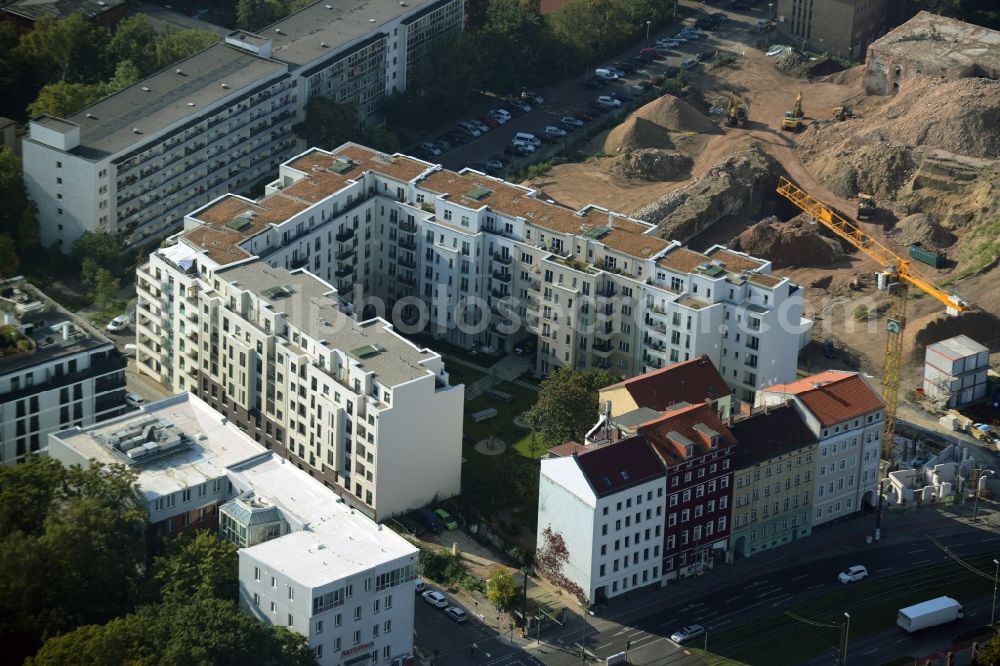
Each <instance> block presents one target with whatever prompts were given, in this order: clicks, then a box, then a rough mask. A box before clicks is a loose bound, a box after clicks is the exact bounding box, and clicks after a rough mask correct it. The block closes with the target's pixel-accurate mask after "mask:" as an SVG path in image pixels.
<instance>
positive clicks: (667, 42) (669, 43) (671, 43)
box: [657, 39, 683, 49]
mask: <svg viewBox="0 0 1000 666" xmlns="http://www.w3.org/2000/svg"><path fill="white" fill-rule="evenodd" d="M657 44H659V45H660V46H665V47H666V48H668V49H675V48H677V47H678V46H680V45H681V44H683V42H681V41H679V40H676V39H661V40H660V41H658V42H657Z"/></svg>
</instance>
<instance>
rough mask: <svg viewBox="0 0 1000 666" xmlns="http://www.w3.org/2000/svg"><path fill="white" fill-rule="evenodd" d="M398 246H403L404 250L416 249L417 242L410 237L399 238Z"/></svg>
mask: <svg viewBox="0 0 1000 666" xmlns="http://www.w3.org/2000/svg"><path fill="white" fill-rule="evenodd" d="M399 247H401V248H403V249H404V250H416V249H417V242H416V241H415V240H413V239H412V238H400V239H399Z"/></svg>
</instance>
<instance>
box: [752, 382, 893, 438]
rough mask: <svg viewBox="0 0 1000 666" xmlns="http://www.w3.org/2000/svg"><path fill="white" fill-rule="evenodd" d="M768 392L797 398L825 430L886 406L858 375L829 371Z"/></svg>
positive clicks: (766, 389) (768, 388)
mask: <svg viewBox="0 0 1000 666" xmlns="http://www.w3.org/2000/svg"><path fill="white" fill-rule="evenodd" d="M764 390H765V391H767V392H768V393H789V394H791V395H794V396H796V397H797V398H798V399H799V400H801V401H802V403H803V404H804V405H805V406H806V408H808V409H809V411H811V412H812V413H813V414H815V415H816V418H817V419H819V422H820V423H821V424H823V426H824V427H829V426H832V425H834V424H836V423H842V422H844V421H847V420H849V419H853V418H855V417H858V416H861V415H862V414H868V413H869V412H874V411H877V410H879V409H882V408H883V407H884V406H885V403H883V402H882V398H880V397H879V396H878V394H877V393H875V391H874V390H873V389H872V387H871V386H869V385H868V383H867V382H866V381H865V380H864V379H862V378H861V376H860V375H859V374H858V373H856V372H843V371H839V370H827V371H825V372H820V373H819V374H815V375H812V376H811V377H806V378H804V379H800V380H798V381H794V382H791V383H790V384H775V385H774V386H768V387H767V388H765V389H764Z"/></svg>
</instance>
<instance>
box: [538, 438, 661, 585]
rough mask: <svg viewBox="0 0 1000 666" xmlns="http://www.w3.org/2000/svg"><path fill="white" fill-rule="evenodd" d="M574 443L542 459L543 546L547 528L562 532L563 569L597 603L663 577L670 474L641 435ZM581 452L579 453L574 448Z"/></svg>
mask: <svg viewBox="0 0 1000 666" xmlns="http://www.w3.org/2000/svg"><path fill="white" fill-rule="evenodd" d="M566 447H569V449H568V450H567V452H566V455H564V456H562V457H550V458H546V459H543V460H542V461H541V463H542V466H541V475H540V477H539V486H538V535H537V548H539V549H544V548H545V547H546V545H547V542H546V536H545V534H544V533H545V531H546V530H547V529H548V530H551V531H552V533H554V534H557V535H559V536H561V537H562V539H563V541H564V543H565V545H566V550H567V551H568V553H569V559H568V561H567V562H565V563H564V565H563V568H562V574H563V575H564V576H566V578H567V579H569V580H570V581H572V582H573V583H575V584H576V585H578V586H579V587H580V589H582V590H583V592H584V594H585V596H586V598H587V599H588V600H590V601H591V603H598V602H600V601H603V600H605V599H608V598H611V597H615V596H618V595H619V594H624V593H625V592H628V591H629V590H633V589H636V588H639V587H645V586H647V585H660V584H661V582H662V580H663V575H662V574H663V571H662V569H661V565H662V559H663V558H662V553H661V549H662V547H663V532H662V529H663V521H664V517H663V510H664V502H665V499H664V495H663V493H664V488H665V487H666V481H665V473H664V470H663V465H662V464H661V463H660V460H659V458H657V456H656V454H655V453H654V452H653V450H652V449H651V448H650V446H649V445H648V444H647V443H646V441H645V439H644V438H642V437H639V436H633V437H628V438H626V439H621V440H618V441H616V442H614V443H611V444H605V445H603V446H600V447H593V448H587V449H585V448H583V447H581V446H579V445H577V444H568V445H565V447H557V448H556V449H554V450H553V451H552V453H554V454H557V453H558V451H559V449H561V448H566ZM571 451H573V452H571Z"/></svg>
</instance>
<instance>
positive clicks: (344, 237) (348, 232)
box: [336, 229, 354, 243]
mask: <svg viewBox="0 0 1000 666" xmlns="http://www.w3.org/2000/svg"><path fill="white" fill-rule="evenodd" d="M336 238H337V242H338V243H343V242H345V241H349V240H351V239H352V238H354V229H344V230H343V231H341V232H339V233H338V234H337V236H336Z"/></svg>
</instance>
